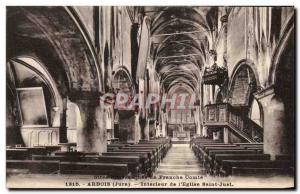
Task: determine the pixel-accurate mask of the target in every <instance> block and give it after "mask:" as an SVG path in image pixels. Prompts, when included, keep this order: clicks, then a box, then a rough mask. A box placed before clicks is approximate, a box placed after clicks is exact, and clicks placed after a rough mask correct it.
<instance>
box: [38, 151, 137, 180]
mask: <svg viewBox="0 0 300 194" xmlns="http://www.w3.org/2000/svg"><path fill="white" fill-rule="evenodd" d="M33 160H47V161H51V160H52V161H53V160H55V161H60V162H88V163H108V164H127V165H128V171H129V172H130V173H131V175H132V176H133V177H137V176H138V175H139V173H140V171H141V165H142V164H140V158H139V157H138V156H99V155H53V156H39V155H33Z"/></svg>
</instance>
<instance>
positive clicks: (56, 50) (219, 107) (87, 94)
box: [6, 6, 296, 187]
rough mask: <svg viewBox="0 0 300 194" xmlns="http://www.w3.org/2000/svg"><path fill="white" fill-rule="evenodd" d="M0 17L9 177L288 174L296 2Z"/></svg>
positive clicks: (28, 11)
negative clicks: (293, 4)
mask: <svg viewBox="0 0 300 194" xmlns="http://www.w3.org/2000/svg"><path fill="white" fill-rule="evenodd" d="M6 20H7V21H6V23H7V26H6V34H7V36H6V38H7V41H6V53H7V55H6V168H7V173H6V174H7V177H8V179H7V180H8V181H7V182H8V185H13V186H12V187H23V186H26V185H24V184H23V182H25V181H27V183H28V184H27V187H30V185H32V184H34V183H35V182H36V180H47V179H51V181H56V179H57V180H60V181H61V182H64V181H62V180H68V179H69V178H71V177H73V178H76V177H78V179H80V180H81V178H82V180H87V179H97V180H100V181H105V180H114V181H121V182H122V181H125V180H129V182H135V181H138V180H144V179H146V180H151V181H154V179H155V178H154V177H160V176H176V175H183V176H195V177H197V176H199V177H200V178H199V179H196V181H198V183H199V182H200V181H205V180H207V181H208V180H209V181H214V180H219V179H221V180H232V179H235V180H237V181H238V182H239V181H243V182H247V180H249V179H248V178H252V179H251V180H252V181H250V183H249V184H251V183H253V184H252V186H253V185H254V186H253V187H255V185H256V183H257V182H259V181H258V179H256V178H259V177H261V178H262V180H266V181H270V182H269V183H272V184H270V185H277V186H278V187H279V186H282V185H285V186H286V184H279V185H278V184H276V183H277V182H280V181H282V180H284V179H286V180H289V184H290V183H291V182H293V180H295V172H296V169H295V164H296V162H295V160H296V154H295V147H296V139H295V134H296V126H295V115H296V112H295V104H296V103H295V101H296V100H295V99H296V98H295V96H296V92H295V86H296V84H295V79H296V75H295V72H296V71H295V69H296V68H295V66H296V62H295V38H296V37H295V10H294V7H288V6H287V7H276V6H274V7H234V6H218V7H215V6H208V7H202V6H182V7H178V6H103V7H102V6H15V7H7V17H6ZM95 177H96V178H95ZM201 177H202V178H201ZM282 177H283V178H282ZM85 178H87V179H85ZM279 179H280V181H279ZM33 180H34V181H33ZM259 180H261V179H259ZM272 181H273V182H272ZM30 182H31V183H30ZM37 182H39V181H37ZM75 182H76V181H75ZM158 182H159V181H158ZM283 182H284V183H285V181H283ZM56 183H57V182H56ZM201 185H202V184H201ZM205 185H206V184H205V183H204V186H205ZM208 185H209V184H208ZM266 185H267V184H266ZM290 185H292V186H287V187H293V183H291V184H290ZM44 186H45V187H47V185H44ZM60 186H61V185H60ZM64 186H66V185H64ZM71 186H76V185H72V184H71ZM34 187H39V186H38V185H35V184H34ZM53 187H55V185H54V186H53ZM257 187H259V186H257ZM266 187H267V186H266Z"/></svg>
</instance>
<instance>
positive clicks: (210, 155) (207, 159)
mask: <svg viewBox="0 0 300 194" xmlns="http://www.w3.org/2000/svg"><path fill="white" fill-rule="evenodd" d="M216 154H257V151H256V150H238V149H237V150H223V149H213V150H208V152H207V153H206V155H205V156H204V157H203V160H202V164H203V166H204V167H205V168H206V169H207V172H210V169H209V165H210V164H212V163H213V161H214V159H215V155H216Z"/></svg>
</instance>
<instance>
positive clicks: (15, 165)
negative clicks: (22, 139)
mask: <svg viewBox="0 0 300 194" xmlns="http://www.w3.org/2000/svg"><path fill="white" fill-rule="evenodd" d="M6 168H7V169H28V170H29V172H30V173H38V174H51V173H56V172H58V170H59V161H54V160H53V161H44V160H43V161H41V160H6Z"/></svg>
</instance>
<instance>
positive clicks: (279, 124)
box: [255, 87, 292, 160]
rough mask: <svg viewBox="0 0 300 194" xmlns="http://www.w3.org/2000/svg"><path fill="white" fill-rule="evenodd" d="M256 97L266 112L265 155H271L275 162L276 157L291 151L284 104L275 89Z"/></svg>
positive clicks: (266, 90) (267, 90)
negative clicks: (285, 122)
mask: <svg viewBox="0 0 300 194" xmlns="http://www.w3.org/2000/svg"><path fill="white" fill-rule="evenodd" d="M255 97H256V98H257V99H258V101H259V102H260V103H261V105H262V107H263V111H264V125H263V129H264V137H263V138H264V153H265V154H270V155H271V159H273V160H274V159H275V156H276V155H280V154H287V153H289V150H290V149H291V148H289V146H288V145H289V144H288V141H289V140H288V138H287V134H286V133H287V131H286V130H288V129H286V128H285V124H284V120H285V118H284V117H285V114H284V104H283V102H282V100H281V99H280V98H278V97H277V96H276V95H275V93H274V89H273V87H270V88H267V89H265V90H264V91H261V92H259V93H258V94H256V96H255ZM289 130H292V129H289Z"/></svg>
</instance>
